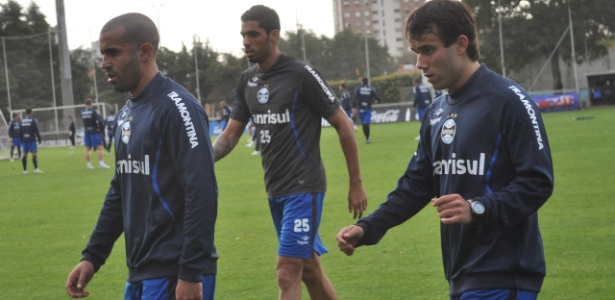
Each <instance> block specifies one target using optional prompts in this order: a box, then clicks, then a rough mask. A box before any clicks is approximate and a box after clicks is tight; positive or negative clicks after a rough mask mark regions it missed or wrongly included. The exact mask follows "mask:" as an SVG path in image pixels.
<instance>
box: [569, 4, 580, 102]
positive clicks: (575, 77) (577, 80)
mask: <svg viewBox="0 0 615 300" xmlns="http://www.w3.org/2000/svg"><path fill="white" fill-rule="evenodd" d="M568 23H570V47H571V51H570V55H571V56H572V61H571V63H572V69H573V72H574V90H575V92H576V93H577V96H579V98H580V95H579V78H578V75H577V61H576V56H577V55H576V51H575V48H574V34H573V32H574V30H572V13H571V12H570V1H568Z"/></svg>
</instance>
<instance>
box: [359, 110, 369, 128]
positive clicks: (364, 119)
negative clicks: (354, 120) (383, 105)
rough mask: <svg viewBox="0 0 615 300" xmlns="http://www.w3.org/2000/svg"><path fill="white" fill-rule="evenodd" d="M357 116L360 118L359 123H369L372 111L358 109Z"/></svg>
mask: <svg viewBox="0 0 615 300" xmlns="http://www.w3.org/2000/svg"><path fill="white" fill-rule="evenodd" d="M359 118H361V124H363V125H369V124H371V123H372V111H371V110H359Z"/></svg>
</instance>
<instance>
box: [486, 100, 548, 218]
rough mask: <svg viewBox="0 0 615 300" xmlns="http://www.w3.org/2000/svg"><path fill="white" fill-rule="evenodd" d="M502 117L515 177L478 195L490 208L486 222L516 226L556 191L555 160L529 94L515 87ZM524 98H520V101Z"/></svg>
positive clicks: (503, 131) (487, 211)
mask: <svg viewBox="0 0 615 300" xmlns="http://www.w3.org/2000/svg"><path fill="white" fill-rule="evenodd" d="M513 91H515V92H516V95H513V96H512V97H516V98H517V99H513V101H510V102H509V105H508V107H507V109H506V113H504V114H503V117H502V121H501V122H502V124H501V128H502V130H501V131H502V147H504V151H506V153H507V154H508V156H509V157H510V159H511V164H512V168H513V169H514V177H513V178H512V180H511V181H507V182H506V185H504V186H497V185H495V184H497V183H493V184H494V186H493V187H492V189H493V193H488V194H486V195H484V196H481V197H477V200H480V201H482V202H483V203H484V204H485V206H486V208H487V210H486V215H485V216H484V218H483V221H484V222H489V223H493V224H501V225H503V226H505V227H509V226H515V225H517V224H519V223H521V222H522V221H523V220H525V219H526V218H528V217H529V216H531V215H533V214H534V213H536V212H537V211H538V209H539V208H540V207H541V206H542V205H543V204H544V203H545V202H546V201H547V199H548V198H549V197H550V196H551V194H552V193H553V187H554V177H553V161H552V158H551V150H550V147H549V142H548V139H547V133H546V130H545V126H544V123H543V121H542V117H541V115H540V113H539V110H538V106H537V105H536V103H535V102H534V101H533V100H532V99H531V98H530V96H529V95H527V94H526V93H524V92H522V91H521V90H520V89H516V90H515V89H513ZM520 99H521V101H520Z"/></svg>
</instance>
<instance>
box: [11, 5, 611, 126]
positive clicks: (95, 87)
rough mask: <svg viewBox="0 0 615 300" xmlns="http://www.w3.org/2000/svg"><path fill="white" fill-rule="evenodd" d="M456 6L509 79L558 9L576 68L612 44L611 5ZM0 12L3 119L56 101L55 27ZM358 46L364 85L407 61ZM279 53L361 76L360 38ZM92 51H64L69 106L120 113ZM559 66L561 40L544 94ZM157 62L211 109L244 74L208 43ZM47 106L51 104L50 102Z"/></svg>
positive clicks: (30, 11) (566, 50)
mask: <svg viewBox="0 0 615 300" xmlns="http://www.w3.org/2000/svg"><path fill="white" fill-rule="evenodd" d="M464 2H466V3H467V4H468V5H469V6H470V7H471V8H472V9H473V10H474V12H475V14H476V20H477V24H478V30H479V37H480V43H481V45H480V49H481V52H482V58H481V61H482V62H484V63H486V64H487V65H488V66H489V67H490V68H491V69H493V70H495V71H499V72H501V71H502V70H501V67H500V44H499V28H498V26H499V23H498V13H500V15H501V17H502V29H503V32H504V39H503V41H504V52H505V66H506V69H507V70H510V71H518V70H521V69H522V68H523V67H524V66H526V65H527V64H531V63H534V62H535V61H537V60H538V59H539V58H546V57H548V56H549V54H550V53H551V52H552V51H553V49H554V47H555V45H556V42H557V40H558V39H559V38H560V36H561V34H562V33H563V32H564V30H565V29H566V27H567V26H568V6H570V9H571V15H572V19H573V22H574V38H575V40H574V43H575V47H576V49H577V51H576V57H575V59H576V60H577V62H580V61H583V60H586V59H587V60H592V59H595V58H599V57H601V56H604V55H605V54H606V53H607V47H609V46H611V45H612V41H613V30H614V29H615V18H613V16H615V5H613V4H612V0H533V1H527V0H499V1H498V0H464ZM498 4H499V6H498ZM0 8H1V11H0V37H2V43H3V45H2V46H3V48H2V49H0V50H2V51H3V54H6V60H5V59H4V57H3V55H0V61H2V62H1V63H0V68H2V67H3V66H4V64H6V68H5V71H6V73H8V77H7V76H6V75H5V74H6V73H5V72H0V109H1V110H2V112H3V113H4V114H5V117H7V116H8V115H7V114H8V104H9V103H8V93H7V86H8V89H10V95H11V107H12V108H13V109H23V108H27V107H50V106H52V105H53V101H52V94H53V91H54V88H55V91H56V97H60V92H59V89H60V79H59V63H58V45H57V41H56V38H55V28H52V27H50V25H49V24H48V23H47V22H46V21H45V16H44V15H43V14H42V13H41V12H40V9H39V7H38V6H37V5H36V3H34V2H32V3H31V4H30V5H29V6H28V7H27V8H23V7H22V6H20V4H18V3H17V2H15V1H13V0H9V1H8V2H7V3H6V4H2V5H1V6H0ZM237 26H239V25H237ZM49 33H51V35H50V34H49ZM49 36H51V39H49ZM69 36H70V33H69ZM49 40H51V54H50V45H49ZM240 43H241V39H240V38H238V39H237V45H238V46H239V45H241V44H240ZM367 44H368V52H369V68H370V74H371V77H377V76H381V75H385V74H390V73H394V72H395V71H396V70H397V69H398V66H399V65H401V64H409V63H412V60H413V59H414V56H413V55H410V56H404V57H401V58H392V57H391V56H390V55H389V54H388V51H387V48H386V47H383V46H380V45H379V44H378V42H377V41H376V40H374V39H372V38H369V39H368V40H367ZM280 49H281V51H283V52H285V53H287V54H289V55H291V56H294V57H296V58H298V59H300V60H303V59H304V53H305V60H306V61H307V63H309V64H311V65H313V66H315V67H316V68H317V69H318V70H319V71H320V72H321V73H322V74H323V76H324V77H325V78H326V79H327V80H330V81H336V82H338V81H346V82H352V81H358V80H359V79H360V78H361V77H364V76H366V73H367V72H366V70H367V67H368V66H367V60H366V57H365V39H364V38H363V37H362V36H361V35H357V34H355V33H353V32H351V31H349V30H346V31H342V32H339V33H337V34H336V35H335V36H334V37H333V38H328V37H326V36H317V35H316V34H314V33H313V32H312V31H310V30H300V31H286V32H284V35H283V38H282V40H281V41H280ZM98 52H99V51H98V49H74V50H72V51H71V54H70V59H71V67H72V70H71V72H72V80H73V89H74V90H73V93H74V99H75V103H81V102H82V99H85V98H88V97H90V98H94V97H95V92H97V94H98V100H99V101H101V102H107V103H110V104H112V105H117V106H119V107H121V106H123V104H124V102H125V100H126V99H127V97H128V95H126V94H120V93H117V92H115V91H114V90H113V89H112V87H111V86H110V85H109V84H107V82H106V77H105V76H104V74H103V73H102V71H101V69H100V55H98ZM195 55H196V57H195ZM559 57H561V58H562V59H563V61H564V62H567V63H570V61H571V55H570V39H569V38H566V39H564V42H563V43H562V45H561V46H560V47H559V48H558V49H557V51H556V55H555V57H554V59H553V60H552V61H551V63H552V65H551V70H552V74H553V78H554V79H555V80H554V82H553V86H554V89H556V88H557V87H559V86H560V85H561V74H560V72H559V59H557V58H559ZM195 58H196V59H195ZM50 59H51V62H50ZM157 61H158V65H159V68H160V70H161V72H163V73H164V74H165V75H166V76H168V77H170V78H172V79H173V80H175V81H176V82H178V83H180V84H182V85H183V86H185V87H186V88H187V89H188V90H189V91H190V92H192V93H193V94H194V95H195V96H197V95H200V98H201V99H200V100H201V102H203V103H210V104H212V107H217V105H216V104H217V103H218V102H219V101H220V100H223V99H227V100H229V99H232V98H233V93H234V88H235V84H236V81H237V78H238V76H239V74H240V73H241V72H242V71H243V70H244V69H246V68H247V67H249V66H250V64H249V63H248V62H247V61H246V59H245V58H243V57H236V56H234V55H232V54H228V53H219V52H216V51H214V50H213V48H212V47H211V46H210V45H209V43H208V42H200V41H195V42H194V43H192V44H191V45H188V46H186V45H183V47H182V48H181V50H180V51H179V52H174V51H172V50H170V49H168V48H164V47H162V48H161V49H160V50H159V52H158V58H157ZM52 72H53V73H52ZM197 72H198V73H197ZM53 74H55V76H53ZM197 74H198V76H197ZM52 77H54V81H53V82H52V80H51V78H52ZM197 78H198V83H197ZM94 80H96V84H94ZM197 89H198V91H197ZM57 103H61V100H59V99H58V100H57Z"/></svg>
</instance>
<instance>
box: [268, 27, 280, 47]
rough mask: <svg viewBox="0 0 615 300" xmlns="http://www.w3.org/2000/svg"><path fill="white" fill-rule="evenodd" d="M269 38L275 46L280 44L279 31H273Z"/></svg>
mask: <svg viewBox="0 0 615 300" xmlns="http://www.w3.org/2000/svg"><path fill="white" fill-rule="evenodd" d="M269 38H270V39H271V41H272V42H273V43H274V44H276V45H277V44H278V43H279V42H280V30H279V29H274V30H272V31H271V32H269Z"/></svg>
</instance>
